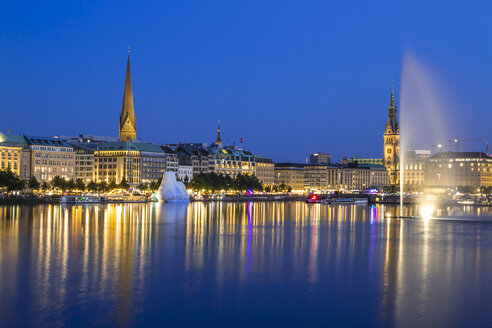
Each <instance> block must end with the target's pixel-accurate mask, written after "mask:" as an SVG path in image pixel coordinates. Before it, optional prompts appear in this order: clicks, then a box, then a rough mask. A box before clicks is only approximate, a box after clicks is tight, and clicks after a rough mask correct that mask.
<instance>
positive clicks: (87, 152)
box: [72, 144, 94, 184]
mask: <svg viewBox="0 0 492 328" xmlns="http://www.w3.org/2000/svg"><path fill="white" fill-rule="evenodd" d="M72 146H73V150H74V152H75V175H74V178H75V179H82V180H84V183H86V184H87V183H88V182H90V181H92V180H93V179H94V149H91V148H88V147H84V146H82V145H77V144H75V145H72Z"/></svg>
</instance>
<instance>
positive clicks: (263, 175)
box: [255, 155, 275, 186]
mask: <svg viewBox="0 0 492 328" xmlns="http://www.w3.org/2000/svg"><path fill="white" fill-rule="evenodd" d="M255 162H256V172H255V174H256V177H257V178H258V180H259V181H260V182H261V184H262V185H263V186H272V185H273V184H274V183H275V164H274V163H273V160H272V159H270V158H266V157H264V156H261V155H255Z"/></svg>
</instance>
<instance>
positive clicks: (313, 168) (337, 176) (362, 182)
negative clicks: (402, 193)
mask: <svg viewBox="0 0 492 328" xmlns="http://www.w3.org/2000/svg"><path fill="white" fill-rule="evenodd" d="M344 163H345V164H342V165H305V166H304V188H305V189H306V190H308V191H328V190H366V189H368V188H377V189H382V188H383V187H385V186H386V185H388V182H389V177H388V172H387V170H386V168H385V167H384V166H382V165H378V164H358V163H347V161H346V159H344Z"/></svg>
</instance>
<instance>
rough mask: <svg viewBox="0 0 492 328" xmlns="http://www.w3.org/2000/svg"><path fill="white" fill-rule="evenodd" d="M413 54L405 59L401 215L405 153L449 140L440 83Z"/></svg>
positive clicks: (401, 137) (406, 54)
mask: <svg viewBox="0 0 492 328" xmlns="http://www.w3.org/2000/svg"><path fill="white" fill-rule="evenodd" d="M430 71H431V70H430V69H429V68H426V67H425V66H424V65H423V64H422V62H420V61H418V60H417V59H416V57H415V56H414V55H412V54H411V53H410V52H408V51H407V52H406V53H405V54H404V56H403V65H402V73H401V85H400V161H399V165H400V215H401V216H402V215H403V212H402V211H403V195H404V191H405V185H404V182H405V179H404V178H405V163H406V159H405V151H407V150H412V149H430V147H432V145H437V144H439V142H442V141H443V140H446V138H447V136H448V134H447V133H446V128H445V127H446V126H448V124H447V122H446V119H447V117H448V115H446V111H445V108H444V104H443V101H442V98H440V96H439V90H438V87H437V83H436V82H435V80H434V79H433V78H432V76H431V74H430Z"/></svg>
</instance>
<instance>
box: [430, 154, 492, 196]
mask: <svg viewBox="0 0 492 328" xmlns="http://www.w3.org/2000/svg"><path fill="white" fill-rule="evenodd" d="M424 170H425V187H426V189H427V190H429V191H431V192H445V191H446V190H448V189H455V188H456V187H471V188H473V190H474V191H478V190H479V189H480V187H482V186H484V187H489V186H492V158H490V156H488V155H487V154H485V153H483V152H452V151H447V152H440V153H437V154H435V155H433V156H431V157H430V158H429V159H428V160H427V162H426V163H425V166H424Z"/></svg>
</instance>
